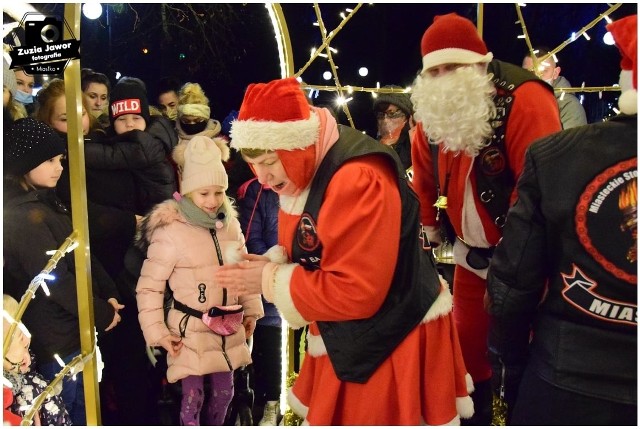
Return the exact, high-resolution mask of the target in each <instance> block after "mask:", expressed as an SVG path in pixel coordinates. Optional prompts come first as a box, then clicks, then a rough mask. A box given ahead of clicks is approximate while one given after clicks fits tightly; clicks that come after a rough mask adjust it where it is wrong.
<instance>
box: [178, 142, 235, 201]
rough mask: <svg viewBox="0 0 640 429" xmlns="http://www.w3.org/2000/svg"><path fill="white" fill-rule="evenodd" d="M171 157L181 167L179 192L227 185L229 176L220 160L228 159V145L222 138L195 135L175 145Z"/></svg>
mask: <svg viewBox="0 0 640 429" xmlns="http://www.w3.org/2000/svg"><path fill="white" fill-rule="evenodd" d="M172 156H173V159H174V161H175V162H176V163H177V164H178V165H179V166H180V167H181V169H182V181H181V182H180V193H181V194H182V195H186V194H188V193H190V192H193V191H195V190H197V189H200V188H204V187H207V186H222V187H223V188H224V189H225V190H226V189H227V188H228V187H229V178H228V176H227V172H226V170H225V168H224V164H222V161H226V160H228V159H229V147H228V146H227V143H226V141H225V140H224V139H222V138H214V139H210V138H209V137H206V136H195V137H193V138H192V139H190V140H189V141H188V142H187V143H181V144H179V145H177V146H176V147H175V148H174V150H173V154H172Z"/></svg>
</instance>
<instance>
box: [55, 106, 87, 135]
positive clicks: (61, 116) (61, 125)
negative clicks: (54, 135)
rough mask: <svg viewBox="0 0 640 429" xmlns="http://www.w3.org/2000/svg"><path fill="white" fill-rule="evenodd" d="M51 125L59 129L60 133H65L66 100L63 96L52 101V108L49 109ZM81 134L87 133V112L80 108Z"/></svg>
mask: <svg viewBox="0 0 640 429" xmlns="http://www.w3.org/2000/svg"><path fill="white" fill-rule="evenodd" d="M51 127H52V128H53V129H56V130H58V131H60V132H61V133H67V132H68V131H67V130H68V128H67V100H66V98H65V97H64V96H61V97H58V99H57V100H56V101H55V102H54V103H53V110H52V111H51ZM82 134H83V135H85V136H86V135H87V134H89V114H88V113H87V111H86V110H85V109H84V107H83V108H82Z"/></svg>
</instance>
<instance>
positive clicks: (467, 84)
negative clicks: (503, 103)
mask: <svg viewBox="0 0 640 429" xmlns="http://www.w3.org/2000/svg"><path fill="white" fill-rule="evenodd" d="M494 94H495V88H494V86H493V83H492V82H491V77H490V76H489V75H487V73H486V72H485V71H484V69H481V68H480V67H476V66H471V67H460V68H458V69H456V70H454V71H453V72H451V73H448V74H446V75H444V76H439V77H432V76H430V75H428V74H425V75H418V77H417V78H416V80H415V82H414V84H413V90H412V95H411V101H412V102H413V106H414V108H415V110H416V113H415V118H416V119H417V120H418V121H420V122H422V126H423V128H424V131H425V133H426V135H427V136H428V137H429V140H430V141H431V142H435V143H437V144H440V143H442V144H444V147H445V151H449V150H450V151H452V152H460V151H464V152H465V153H466V154H467V155H469V156H472V157H473V156H476V155H477V154H478V152H479V151H480V149H482V148H483V147H484V146H486V144H487V143H486V142H487V140H488V139H489V138H491V136H492V135H493V128H492V127H491V124H490V121H491V119H493V118H495V116H496V107H495V104H494V103H493V95H494Z"/></svg>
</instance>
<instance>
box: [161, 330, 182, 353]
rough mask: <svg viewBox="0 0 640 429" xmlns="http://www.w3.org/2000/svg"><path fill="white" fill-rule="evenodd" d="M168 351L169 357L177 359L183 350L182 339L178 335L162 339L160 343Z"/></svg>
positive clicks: (170, 335)
mask: <svg viewBox="0 0 640 429" xmlns="http://www.w3.org/2000/svg"><path fill="white" fill-rule="evenodd" d="M158 344H160V345H161V346H162V347H163V348H164V349H165V350H166V351H167V353H169V356H171V357H175V356H177V355H178V353H180V349H181V348H182V338H180V337H178V336H177V335H173V334H169V335H167V336H165V337H162V338H161V339H160V341H158Z"/></svg>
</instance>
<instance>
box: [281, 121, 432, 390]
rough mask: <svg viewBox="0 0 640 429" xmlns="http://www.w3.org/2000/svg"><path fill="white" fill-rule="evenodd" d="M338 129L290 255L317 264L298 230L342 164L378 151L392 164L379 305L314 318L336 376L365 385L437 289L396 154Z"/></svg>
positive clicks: (318, 256) (317, 252) (317, 256)
mask: <svg viewBox="0 0 640 429" xmlns="http://www.w3.org/2000/svg"><path fill="white" fill-rule="evenodd" d="M339 130H340V138H339V139H338V141H337V142H336V144H335V145H334V146H333V147H332V148H331V149H330V150H329V152H328V153H327V155H326V157H325V158H324V160H323V161H322V163H321V165H320V167H319V168H318V171H317V172H316V175H315V177H314V179H313V182H312V184H311V189H310V192H309V197H308V199H307V202H306V205H305V208H304V212H303V215H302V217H301V219H300V224H299V225H298V233H297V236H296V237H295V239H294V243H293V248H292V259H293V261H295V262H298V263H300V264H301V265H302V266H303V267H304V268H305V269H307V270H316V269H318V268H319V267H320V264H321V261H322V243H319V244H318V245H317V246H314V247H315V248H314V249H313V250H303V248H302V247H301V245H300V243H302V244H303V245H304V243H305V237H304V236H303V233H304V231H305V228H306V227H308V225H309V223H308V220H309V219H312V220H313V223H312V224H316V221H317V218H318V213H319V211H320V206H321V204H322V200H323V198H324V193H325V190H326V187H327V185H328V184H329V182H330V180H331V178H332V177H333V174H334V173H335V172H336V170H338V169H339V168H340V166H341V165H342V164H343V163H344V162H346V161H348V160H350V159H354V158H357V157H361V156H367V155H382V156H385V157H386V159H388V160H389V162H391V163H393V166H394V168H395V169H396V171H397V179H398V188H399V191H400V198H401V201H402V226H401V231H400V248H399V250H398V261H397V264H396V268H395V272H394V276H393V281H392V284H391V288H390V289H389V294H388V295H387V297H386V299H385V301H384V302H383V304H382V306H381V307H380V309H379V310H378V311H377V312H376V313H375V314H374V315H373V316H372V317H370V318H368V319H361V320H350V321H343V322H322V321H318V327H319V329H320V334H321V336H322V339H323V341H324V344H325V346H326V348H327V353H328V355H329V359H330V361H331V363H332V365H333V368H334V370H335V372H336V374H337V376H338V378H339V379H340V380H342V381H349V382H355V383H365V382H366V381H367V380H368V379H369V377H370V376H371V375H372V374H373V373H374V372H375V370H376V369H377V368H378V367H379V366H380V364H382V362H383V361H384V360H385V359H386V358H388V357H389V356H390V355H391V353H392V352H393V350H395V348H396V347H397V346H398V345H399V344H400V343H401V342H402V341H403V340H404V339H405V337H406V336H407V335H408V334H409V332H411V331H412V330H413V329H414V328H415V327H416V326H417V325H418V324H419V323H420V321H421V320H422V319H423V318H424V316H425V315H426V313H427V311H428V310H429V308H430V307H431V305H432V304H433V302H434V301H435V299H436V298H437V296H438V294H439V292H440V280H439V277H438V272H437V269H436V264H435V260H434V259H433V254H432V253H431V252H430V251H427V250H424V249H423V246H422V243H421V242H420V230H421V229H420V219H419V212H420V206H419V202H418V199H417V197H416V195H415V193H414V192H413V190H412V189H411V188H410V187H409V184H408V183H407V179H406V173H405V170H404V168H403V167H402V164H401V162H400V159H399V158H398V155H397V154H396V153H395V152H394V151H393V150H392V149H390V148H388V147H387V146H384V145H382V144H380V143H378V142H377V141H375V140H373V139H371V138H370V137H367V136H365V135H363V134H362V133H360V132H358V131H356V130H353V129H351V128H348V127H344V126H339ZM345 186H347V185H346V184H345ZM305 219H306V220H305ZM381 393H383V392H381Z"/></svg>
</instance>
